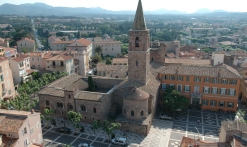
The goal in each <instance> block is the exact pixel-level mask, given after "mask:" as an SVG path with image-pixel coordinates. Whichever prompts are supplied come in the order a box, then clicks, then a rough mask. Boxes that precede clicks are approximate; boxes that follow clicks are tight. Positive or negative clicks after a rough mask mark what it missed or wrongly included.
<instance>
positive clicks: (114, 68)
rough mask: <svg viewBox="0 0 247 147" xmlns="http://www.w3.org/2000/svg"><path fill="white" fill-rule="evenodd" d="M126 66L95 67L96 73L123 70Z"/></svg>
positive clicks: (103, 65)
mask: <svg viewBox="0 0 247 147" xmlns="http://www.w3.org/2000/svg"><path fill="white" fill-rule="evenodd" d="M125 66H126V65H105V64H102V65H97V71H118V70H120V69H122V68H124V67H125Z"/></svg>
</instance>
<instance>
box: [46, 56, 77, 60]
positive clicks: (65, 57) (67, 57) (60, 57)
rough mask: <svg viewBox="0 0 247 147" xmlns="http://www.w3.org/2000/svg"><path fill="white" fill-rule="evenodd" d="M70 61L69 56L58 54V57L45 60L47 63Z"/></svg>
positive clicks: (70, 57)
mask: <svg viewBox="0 0 247 147" xmlns="http://www.w3.org/2000/svg"><path fill="white" fill-rule="evenodd" d="M70 59H73V57H72V56H69V55H64V54H60V55H56V56H53V57H51V58H48V59H46V60H47V61H65V60H70Z"/></svg>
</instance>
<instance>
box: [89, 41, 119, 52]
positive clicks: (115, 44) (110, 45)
mask: <svg viewBox="0 0 247 147" xmlns="http://www.w3.org/2000/svg"><path fill="white" fill-rule="evenodd" d="M97 46H101V48H102V53H101V54H102V55H103V56H107V55H108V56H116V55H117V54H121V42H120V41H114V40H112V39H104V40H100V39H98V38H97V39H94V42H93V50H95V48H96V47H97Z"/></svg>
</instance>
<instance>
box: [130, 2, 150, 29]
mask: <svg viewBox="0 0 247 147" xmlns="http://www.w3.org/2000/svg"><path fill="white" fill-rule="evenodd" d="M132 30H147V27H146V22H145V18H144V15H143V9H142V1H141V0H139V3H138V6H137V10H136V15H135V20H134V23H133V26H132Z"/></svg>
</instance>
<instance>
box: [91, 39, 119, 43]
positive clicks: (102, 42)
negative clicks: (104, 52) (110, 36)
mask: <svg viewBox="0 0 247 147" xmlns="http://www.w3.org/2000/svg"><path fill="white" fill-rule="evenodd" d="M94 44H121V42H120V41H112V40H110V41H96V42H94Z"/></svg>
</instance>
